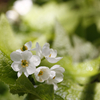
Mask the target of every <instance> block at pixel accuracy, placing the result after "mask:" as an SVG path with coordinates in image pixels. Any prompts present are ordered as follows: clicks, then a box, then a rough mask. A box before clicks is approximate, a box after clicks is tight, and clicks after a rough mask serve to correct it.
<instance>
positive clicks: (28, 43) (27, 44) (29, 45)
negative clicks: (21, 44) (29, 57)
mask: <svg viewBox="0 0 100 100" xmlns="http://www.w3.org/2000/svg"><path fill="white" fill-rule="evenodd" d="M25 46H27V47H28V50H30V49H31V47H32V42H31V41H30V42H27V43H26V44H25Z"/></svg>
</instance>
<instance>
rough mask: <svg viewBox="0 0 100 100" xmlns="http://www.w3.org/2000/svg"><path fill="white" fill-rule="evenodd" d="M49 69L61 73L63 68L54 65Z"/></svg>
mask: <svg viewBox="0 0 100 100" xmlns="http://www.w3.org/2000/svg"><path fill="white" fill-rule="evenodd" d="M51 70H53V71H56V72H58V73H63V72H64V71H65V69H64V68H63V67H60V65H54V66H53V67H51Z"/></svg>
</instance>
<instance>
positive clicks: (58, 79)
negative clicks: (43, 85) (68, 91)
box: [54, 73, 63, 83]
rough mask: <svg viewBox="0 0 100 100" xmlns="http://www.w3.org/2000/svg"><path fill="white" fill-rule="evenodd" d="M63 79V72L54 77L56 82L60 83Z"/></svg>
mask: <svg viewBox="0 0 100 100" xmlns="http://www.w3.org/2000/svg"><path fill="white" fill-rule="evenodd" d="M61 81H63V74H62V73H59V74H56V77H55V79H54V83H59V82H61Z"/></svg>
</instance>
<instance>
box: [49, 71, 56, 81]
mask: <svg viewBox="0 0 100 100" xmlns="http://www.w3.org/2000/svg"><path fill="white" fill-rule="evenodd" d="M55 76H56V72H55V71H50V77H49V78H51V79H52V78H53V77H55Z"/></svg>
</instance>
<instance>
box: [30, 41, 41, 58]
mask: <svg viewBox="0 0 100 100" xmlns="http://www.w3.org/2000/svg"><path fill="white" fill-rule="evenodd" d="M32 50H33V51H36V55H37V56H39V57H40V58H41V59H42V58H43V55H42V50H41V47H40V45H39V43H38V42H37V43H36V48H34V49H32Z"/></svg>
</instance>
